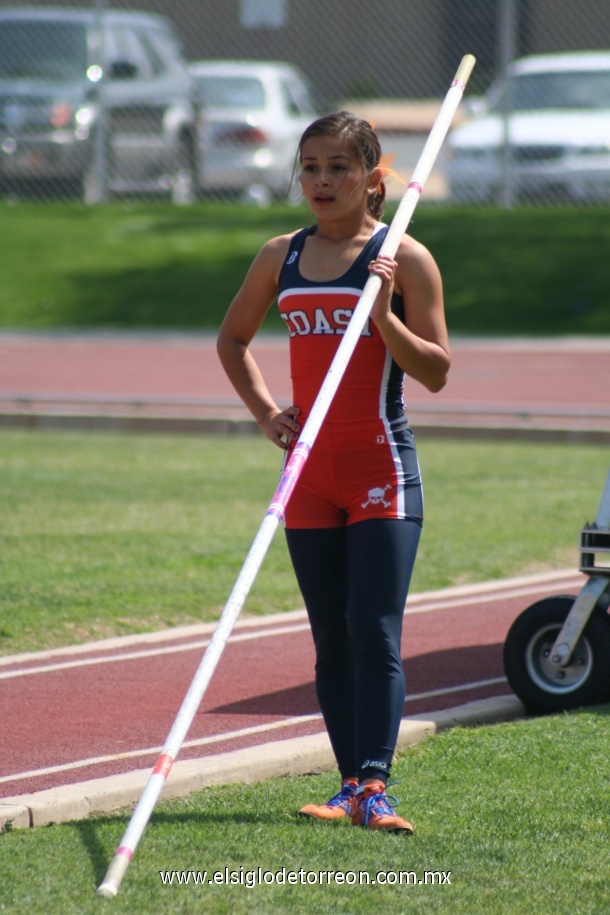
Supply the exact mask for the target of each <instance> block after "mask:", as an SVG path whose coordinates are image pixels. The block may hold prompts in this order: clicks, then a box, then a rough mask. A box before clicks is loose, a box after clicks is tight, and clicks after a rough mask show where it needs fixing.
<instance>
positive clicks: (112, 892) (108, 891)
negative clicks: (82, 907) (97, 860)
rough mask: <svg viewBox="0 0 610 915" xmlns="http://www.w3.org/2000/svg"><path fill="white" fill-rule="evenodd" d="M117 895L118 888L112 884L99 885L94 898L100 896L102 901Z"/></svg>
mask: <svg viewBox="0 0 610 915" xmlns="http://www.w3.org/2000/svg"><path fill="white" fill-rule="evenodd" d="M117 893H118V887H117V886H114V884H112V883H101V884H100V885H99V886H98V888H97V892H96V894H95V895H96V896H102V897H104V899H114V897H115V896H116V894H117Z"/></svg>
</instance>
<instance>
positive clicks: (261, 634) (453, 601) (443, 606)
mask: <svg viewBox="0 0 610 915" xmlns="http://www.w3.org/2000/svg"><path fill="white" fill-rule="evenodd" d="M570 584H573V585H574V586H576V587H580V586H581V585H582V576H580V578H579V577H577V575H574V577H573V580H571V579H570V578H567V579H566V580H561V581H557V582H555V584H552V583H551V582H550V581H545V582H544V583H541V584H539V585H529V586H523V587H513V588H505V589H504V590H497V591H493V590H492V589H487V588H485V589H484V590H483V589H477V593H470V592H468V593H466V594H464V595H460V596H456V597H448V598H446V599H440V600H437V601H434V600H433V599H430V598H429V597H428V596H427V599H426V601H425V602H423V601H422V602H421V603H418V602H417V599H416V598H415V599H414V601H413V602H412V603H411V604H407V609H406V614H407V615H409V614H413V613H430V612H432V611H435V610H453V609H456V608H458V607H467V606H468V607H469V606H473V605H475V604H487V603H492V602H494V601H498V600H510V599H514V598H516V597H527V598H529V597H534V596H536V595H538V594H550V593H552V592H553V591H562V590H565V588H566V587H568V585H570ZM524 609H525V607H524ZM269 625H270V626H271V627H272V628H269V629H261V630H258V631H255V632H244V633H237V634H235V633H234V634H233V635H231V636H230V638H229V642H247V641H250V640H252V639H262V638H269V637H273V636H274V635H288V634H290V633H293V632H305V631H307V630H309V623H307V622H304V623H297V624H295V625H292V626H276V627H275V628H273V621H272V620H271V621H270V623H269ZM209 643H210V639H209V638H207V639H200V640H195V641H192V642H186V643H182V644H180V645H166V646H162V647H157V648H149V649H145V650H141V651H131V652H125V653H121V654H108V655H103V656H102V657H97V658H90V657H87V658H80V659H78V660H75V661H60V662H57V663H55V664H44V665H41V666H39V667H34V666H33V667H20V668H17V669H15V670H7V671H0V680H11V679H13V678H16V677H27V676H31V675H33V674H42V673H52V672H54V671H58V670H72V669H73V668H78V667H89V666H93V665H94V664H111V663H114V662H119V661H134V660H140V659H141V658H153V657H157V656H158V655H167V654H177V653H179V652H184V651H193V650H195V649H202V648H207V646H208V645H209Z"/></svg>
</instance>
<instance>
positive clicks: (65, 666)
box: [0, 623, 309, 680]
mask: <svg viewBox="0 0 610 915" xmlns="http://www.w3.org/2000/svg"><path fill="white" fill-rule="evenodd" d="M308 629H309V623H300V624H299V625H297V626H278V627H277V628H275V629H269V630H267V631H262V632H261V631H259V632H244V633H241V634H238V635H232V636H231V637H230V639H229V641H230V642H248V641H250V640H252V639H264V638H268V637H269V636H274V635H287V634H289V633H291V632H303V631H305V630H308ZM209 644H210V639H203V640H201V641H196V642H187V643H186V644H183V645H170V646H166V647H164V648H151V649H149V650H148V651H130V652H128V653H125V654H110V655H104V656H103V657H101V658H81V659H80V660H78V661H63V662H60V663H58V664H45V665H43V666H41V667H22V668H19V669H17V670H5V671H3V672H2V673H0V680H10V679H12V678H13V677H28V676H30V675H31V674H46V673H50V672H52V671H55V670H71V669H72V668H74V667H90V666H92V665H94V664H111V663H113V662H116V661H134V660H139V659H140V658H153V657H156V656H157V655H163V654H177V653H178V652H181V651H193V650H194V649H195V648H207V646H208V645H209Z"/></svg>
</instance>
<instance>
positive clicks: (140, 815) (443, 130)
mask: <svg viewBox="0 0 610 915" xmlns="http://www.w3.org/2000/svg"><path fill="white" fill-rule="evenodd" d="M474 64H475V59H474V57H473V56H472V55H470V54H468V55H466V56H465V57H464V58H463V59H462V62H461V64H460V66H459V69H458V71H457V73H456V75H455V78H454V80H453V82H452V84H451V88H450V89H449V91H448V93H447V95H446V96H445V99H444V101H443V104H442V105H441V109H440V111H439V113H438V115H437V117H436V120H435V122H434V125H433V127H432V130H431V132H430V136H429V137H428V139H427V140H426V144H425V146H424V148H423V150H422V153H421V155H420V157H419V159H418V162H417V164H416V166H415V169H414V171H413V175H412V178H411V181H410V183H409V186H408V187H407V190H406V191H405V193H404V196H403V198H402V200H401V201H400V203H399V205H398V209H397V210H396V213H395V214H394V218H393V219H392V222H391V224H390V228H389V229H388V233H387V235H386V238H385V240H384V242H383V245H382V246H381V249H380V252H379V253H380V255H381V254H384V255H387V256H388V257H394V255H395V254H396V251H397V250H398V245H399V243H400V239H401V238H402V236H403V235H404V233H405V232H406V230H407V227H408V225H409V222H410V220H411V216H412V214H413V211H414V209H415V207H416V205H417V202H418V200H419V197H420V195H421V192H422V188H423V186H424V184H425V182H426V179H427V178H428V175H429V174H430V171H431V169H432V166H433V164H434V161H435V159H436V157H437V155H438V153H439V150H440V148H441V145H442V143H443V140H444V138H445V136H446V134H447V131H448V130H449V127H450V125H451V121H452V119H453V115H454V114H455V111H456V109H457V107H458V105H459V103H460V100H461V98H462V95H463V92H464V88H465V86H466V83H467V81H468V78H469V76H470V74H471V72H472V68H473V67H474ZM380 286H381V279H380V277H378V276H371V277H370V279H369V280H368V281H367V283H366V286H365V287H364V290H363V292H362V295H361V297H360V299H359V300H358V304H357V305H356V308H355V309H354V313H353V315H352V318H351V320H350V323H349V325H348V327H347V329H346V331H345V334H344V336H343V339H342V340H341V343H340V345H339V348H338V349H337V352H336V354H335V357H334V359H333V361H332V363H331V366H330V368H329V370H328V374H327V375H326V378H325V379H324V382H323V384H322V387H321V388H320V392H319V394H318V396H317V398H316V401H315V403H314V405H313V407H312V410H311V413H310V415H309V418H308V419H307V422H306V423H305V426H304V427H303V431H302V433H301V436H300V438H299V440H298V442H297V444H296V446H295V448H294V450H293V452H292V455H291V457H290V460H289V461H288V462H287V464H286V467H285V469H284V472H283V473H282V477H281V479H280V483H279V486H278V488H277V489H276V491H275V494H274V496H273V499H272V500H271V504H270V505H269V508H268V510H267V513H266V515H265V517H264V519H263V523H262V524H261V526H260V528H259V531H258V533H257V535H256V537H255V539H254V542H253V543H252V546H251V547H250V551H249V553H248V555H247V557H246V561H245V562H244V565H243V566H242V569H241V572H240V573H239V576H238V578H237V581H236V582H235V585H234V586H233V590H232V591H231V594H230V595H229V599H228V601H227V603H226V606H225V608H224V610H223V612H222V616H221V617H220V619H219V621H218V624H217V626H216V629H215V631H214V634H213V636H212V638H211V640H210V643H209V645H208V647H207V648H206V651H205V654H204V655H203V658H202V659H201V663H200V664H199V667H198V668H197V671H196V672H195V676H194V678H193V681H192V683H191V685H190V687H189V689H188V692H187V694H186V696H185V697H184V700H183V703H182V706H181V708H180V710H179V712H178V715H177V716H176V720H175V721H174V724H173V726H172V729H171V731H170V733H169V735H168V737H167V740H166V742H165V745H164V747H163V750H162V751H161V755H160V756H159V759H158V760H157V764H156V766H155V768H154V769H153V771H152V773H151V775H150V778H149V780H148V782H147V784H146V787H145V789H144V792H143V793H142V796H141V798H140V800H139V802H138V805H137V807H136V809H135V811H134V813H133V815H132V817H131V820H130V822H129V824H128V826H127V829H126V830H125V833H124V835H123V838H122V839H121V842H120V845H119V847H118V849H117V851H116V852H115V855H114V858H113V859H112V861H111V863H110V867H109V868H108V872H107V874H106V876H105V877H104V880H103V882H102V883H101V884H100V886H99V888H98V890H97V893H98V896H110V897H112V896H116V894H117V893H118V891H119V887H120V885H121V881H122V879H123V877H124V875H125V872H126V870H127V868H128V867H129V863H130V861H131V859H132V857H133V855H134V852H135V850H136V848H137V846H138V843H139V841H140V839H141V837H142V834H143V832H144V830H145V828H146V825H147V823H148V821H149V819H150V816H151V814H152V812H153V810H154V808H155V805H156V803H157V800H158V799H159V795H160V794H161V790H162V788H163V785H164V784H165V780H166V778H167V776H168V774H169V772H170V769H171V767H172V765H173V763H174V760H175V758H176V756H177V755H178V753H179V751H180V748H181V746H182V744H183V742H184V739H185V737H186V734H187V732H188V729H189V728H190V726H191V724H192V722H193V718H194V717H195V714H196V712H197V709H198V708H199V705H200V703H201V700H202V699H203V695H204V693H205V690H206V689H207V686H208V684H209V682H210V679H211V677H212V674H213V673H214V670H215V668H216V665H217V663H218V660H219V658H220V655H221V654H222V651H223V649H224V647H225V645H226V643H227V640H228V638H229V635H230V634H231V630H232V628H233V625H234V624H235V621H236V620H237V617H238V616H239V613H240V610H241V608H242V606H243V604H244V601H245V599H246V597H247V595H248V592H249V590H250V588H251V586H252V583H253V582H254V579H255V578H256V575H257V573H258V570H259V568H260V566H261V563H262V561H263V559H264V557H265V554H266V552H267V549H268V548H269V544H270V543H271V540H272V538H273V535H274V533H275V530H276V528H277V526H278V523H279V521H280V518H281V517H282V515H283V513H284V509H285V507H286V505H287V503H288V499H289V498H290V495H291V493H292V490H293V489H294V486H295V484H296V482H297V480H298V478H299V475H300V473H301V470H302V468H303V465H304V464H305V461H306V460H307V458H308V456H309V452H310V451H311V447H312V445H313V443H314V441H315V438H316V436H317V434H318V432H319V430H320V426H321V425H322V422H323V420H324V417H325V416H326V413H327V412H328V408H329V407H330V404H331V401H332V398H333V397H334V395H335V392H336V390H337V388H338V386H339V383H340V381H341V378H342V377H343V374H344V372H345V368H346V366H347V363H348V362H349V359H350V357H351V355H352V353H353V351H354V348H355V346H356V343H357V342H358V339H359V337H360V334H361V332H362V330H363V328H364V325H365V324H366V321H367V318H368V316H369V313H370V310H371V308H372V306H373V302H374V301H375V298H376V297H377V293H378V292H379V288H380Z"/></svg>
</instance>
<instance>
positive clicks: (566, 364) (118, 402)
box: [0, 333, 610, 431]
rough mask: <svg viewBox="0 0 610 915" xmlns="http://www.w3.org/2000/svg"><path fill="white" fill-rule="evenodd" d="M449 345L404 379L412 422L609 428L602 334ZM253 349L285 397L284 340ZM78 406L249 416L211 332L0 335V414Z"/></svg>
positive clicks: (608, 342) (609, 369)
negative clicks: (438, 360)
mask: <svg viewBox="0 0 610 915" xmlns="http://www.w3.org/2000/svg"><path fill="white" fill-rule="evenodd" d="M452 350H453V364H452V368H451V372H450V375H449V382H448V384H447V386H446V387H445V388H444V389H443V391H441V392H440V393H438V394H434V395H433V394H430V393H428V392H427V391H426V390H425V389H424V388H423V387H422V386H421V385H417V384H415V383H413V382H410V381H409V380H408V379H407V382H406V386H405V396H406V402H407V412H408V413H409V415H410V416H411V418H412V420H413V421H414V425H415V427H417V421H418V420H419V421H423V419H424V417H428V418H430V417H432V418H433V419H434V420H435V421H436V422H438V423H442V422H447V421H454V420H455V418H456V417H461V418H462V420H464V419H467V420H468V421H469V422H470V423H474V424H484V423H485V422H491V421H493V423H494V424H495V425H497V424H508V423H511V424H514V423H515V422H518V423H519V424H523V423H528V422H529V423H530V424H533V425H535V426H536V427H540V426H559V427H562V428H566V427H569V428H575V429H578V428H590V429H604V430H608V431H610V398H609V395H608V392H609V391H610V339H607V338H596V339H578V338H575V339H561V338H558V339H552V340H528V339H525V340H479V341H475V340H454V341H452ZM253 351H254V353H255V355H256V357H257V359H258V361H259V364H260V366H261V368H262V370H263V374H264V376H265V379H266V380H267V383H268V385H269V388H270V390H271V391H272V392H273V394H274V396H275V397H276V398H277V400H278V402H279V403H281V404H282V405H286V404H288V403H289V402H290V378H289V367H288V345H287V340H286V339H284V338H283V337H281V336H280V337H265V336H263V337H261V338H260V339H257V340H255V343H254V345H253ZM45 398H46V400H45ZM71 400H72V401H74V402H72V403H71V402H70V401H71ZM79 402H80V403H79ZM83 404H89V407H91V406H94V408H95V410H96V411H98V412H110V411H112V412H121V411H123V412H126V411H127V412H131V413H133V412H134V410H137V412H139V413H142V412H146V411H148V412H154V413H156V414H159V413H160V412H163V413H164V414H168V413H169V414H175V413H176V412H178V413H180V415H186V416H209V415H216V416H222V417H226V416H229V417H236V416H244V415H248V414H247V413H246V412H245V411H244V408H243V407H242V406H241V404H240V402H239V400H238V398H237V396H236V395H235V393H234V391H233V389H232V388H231V385H230V384H229V382H228V380H227V378H226V377H225V375H224V372H223V371H222V368H221V366H220V364H219V361H218V358H217V356H216V351H215V346H214V340H213V338H212V337H210V336H205V335H200V334H191V335H186V334H174V335H171V334H170V335H161V334H149V335H135V334H123V335H112V334H109V335H104V334H72V335H68V334H65V335H61V334H60V335H56V334H47V335H45V334H18V333H4V334H0V413H1V412H7V411H10V410H15V409H16V408H17V407H18V408H19V409H21V410H24V411H36V412H57V411H61V412H64V413H65V412H78V411H79V410H80V411H82V409H83ZM88 412H91V410H90V409H89V410H88ZM485 417H487V420H486V419H485Z"/></svg>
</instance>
